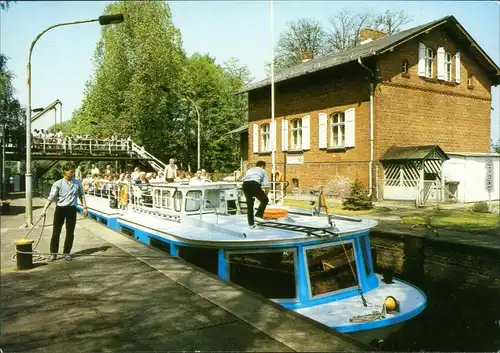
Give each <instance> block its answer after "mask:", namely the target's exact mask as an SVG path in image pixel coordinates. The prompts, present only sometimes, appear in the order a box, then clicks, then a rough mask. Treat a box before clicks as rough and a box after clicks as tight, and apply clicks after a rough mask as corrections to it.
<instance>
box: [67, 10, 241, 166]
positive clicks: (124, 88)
mask: <svg viewBox="0 0 500 353" xmlns="http://www.w3.org/2000/svg"><path fill="white" fill-rule="evenodd" d="M105 13H106V14H109V13H123V14H124V17H125V19H126V20H125V21H124V22H123V23H121V24H118V25H114V26H103V27H102V29H101V38H100V40H99V42H98V43H97V45H96V49H95V53H94V59H93V63H94V68H95V71H94V75H93V77H92V79H91V80H90V81H89V82H87V84H86V87H85V97H84V100H83V104H82V106H81V108H80V109H78V110H76V111H75V112H74V114H73V118H72V119H71V121H70V123H68V126H65V127H67V128H68V131H71V132H72V133H82V134H87V133H88V134H92V135H94V136H102V137H106V136H110V135H111V134H113V133H115V134H118V136H119V137H123V138H126V137H128V136H130V137H131V138H132V139H133V140H134V142H136V143H138V144H139V145H143V146H144V147H145V148H146V149H147V150H148V151H149V152H151V153H152V154H153V155H155V156H156V157H158V158H160V159H161V160H163V161H165V162H166V161H168V159H169V158H172V157H174V158H177V160H178V162H179V164H182V165H183V166H184V167H186V166H187V165H190V166H191V167H192V169H194V168H196V158H197V153H196V151H197V131H198V129H197V128H198V124H197V121H198V119H197V115H198V114H197V110H196V108H198V111H199V113H200V121H201V124H200V125H201V151H202V153H201V155H202V167H203V168H205V169H207V170H209V171H210V170H214V169H219V170H229V171H232V170H233V169H234V168H235V167H236V166H237V165H238V164H239V163H238V148H239V141H237V140H236V139H234V138H231V136H229V135H227V132H228V131H230V130H232V129H234V128H236V127H239V126H241V125H242V124H243V123H244V121H245V117H246V100H245V99H244V97H241V96H235V95H234V93H235V92H236V91H237V90H238V89H240V88H241V87H242V86H243V85H244V84H246V83H248V82H249V80H250V75H249V72H248V70H247V69H246V68H245V67H241V66H240V65H239V63H238V62H237V61H236V60H230V61H229V62H227V63H224V64H223V65H218V64H216V63H215V59H214V58H211V57H209V56H208V55H200V54H195V55H193V56H192V57H186V55H185V53H184V51H183V49H182V41H181V34H180V32H179V30H178V29H177V28H175V26H174V25H173V23H172V15H171V12H170V9H169V7H168V5H167V4H166V3H165V2H155V1H151V2H145V1H144V2H142V1H118V2H115V3H112V4H110V5H108V6H107V7H106V10H105ZM63 132H66V131H64V130H63Z"/></svg>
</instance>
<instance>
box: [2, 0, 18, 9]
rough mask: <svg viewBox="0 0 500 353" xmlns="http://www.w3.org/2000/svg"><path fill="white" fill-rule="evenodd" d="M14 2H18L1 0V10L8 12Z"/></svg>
mask: <svg viewBox="0 0 500 353" xmlns="http://www.w3.org/2000/svg"><path fill="white" fill-rule="evenodd" d="M13 2H16V1H12V0H0V10H8V9H9V5H10V4H11V3H13Z"/></svg>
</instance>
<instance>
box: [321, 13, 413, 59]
mask: <svg viewBox="0 0 500 353" xmlns="http://www.w3.org/2000/svg"><path fill="white" fill-rule="evenodd" d="M411 21H412V18H410V17H409V16H408V15H407V14H406V13H405V12H404V11H399V12H393V11H391V10H387V11H385V12H384V13H381V14H377V13H375V12H373V11H372V10H363V11H359V12H353V11H351V10H348V9H342V10H341V11H340V12H339V13H338V14H337V15H334V16H333V17H332V18H331V19H330V25H331V27H332V29H330V30H329V31H328V35H327V37H328V38H327V43H328V44H327V45H328V50H327V52H329V53H334V52H337V51H342V50H346V49H349V48H353V47H355V46H358V45H359V43H360V40H359V35H360V32H361V30H362V29H364V28H371V29H375V30H378V31H381V32H384V33H387V35H392V34H395V33H397V32H399V31H400V30H401V27H402V26H404V25H405V24H407V23H409V22H411Z"/></svg>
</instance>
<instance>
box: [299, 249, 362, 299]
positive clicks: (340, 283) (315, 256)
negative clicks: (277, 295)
mask: <svg viewBox="0 0 500 353" xmlns="http://www.w3.org/2000/svg"><path fill="white" fill-rule="evenodd" d="M306 256H307V269H308V275H309V283H310V286H311V294H312V296H317V295H322V294H328V293H332V292H336V291H339V290H343V289H347V288H351V287H355V286H356V285H357V273H356V258H355V256H354V247H353V243H352V242H344V246H342V244H335V245H327V246H321V247H316V248H312V249H307V250H306ZM353 271H354V273H353Z"/></svg>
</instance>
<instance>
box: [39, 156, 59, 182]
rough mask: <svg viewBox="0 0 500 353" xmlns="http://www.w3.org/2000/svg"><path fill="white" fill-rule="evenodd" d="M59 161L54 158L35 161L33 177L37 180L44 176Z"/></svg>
mask: <svg viewBox="0 0 500 353" xmlns="http://www.w3.org/2000/svg"><path fill="white" fill-rule="evenodd" d="M57 162H58V161H54V160H41V161H33V179H34V180H35V181H36V180H38V179H40V178H41V177H43V176H44V175H45V173H47V172H48V171H49V170H50V169H51V168H52V167H53V166H55V165H56V164H57Z"/></svg>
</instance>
